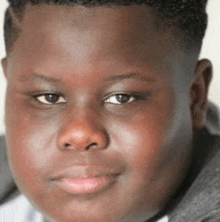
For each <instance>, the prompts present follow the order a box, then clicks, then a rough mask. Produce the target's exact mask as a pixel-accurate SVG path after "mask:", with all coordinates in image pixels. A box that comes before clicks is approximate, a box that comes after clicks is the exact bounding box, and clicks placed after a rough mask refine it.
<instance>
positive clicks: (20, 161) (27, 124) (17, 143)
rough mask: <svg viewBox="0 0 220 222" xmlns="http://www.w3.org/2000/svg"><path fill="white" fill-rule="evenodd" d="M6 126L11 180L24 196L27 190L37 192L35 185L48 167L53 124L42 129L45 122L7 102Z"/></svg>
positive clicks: (53, 133) (15, 104)
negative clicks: (36, 179) (13, 179)
mask: <svg viewBox="0 0 220 222" xmlns="http://www.w3.org/2000/svg"><path fill="white" fill-rule="evenodd" d="M9 103H10V104H9ZM6 125H7V145H8V157H9V163H10V168H11V170H12V173H13V176H14V178H15V180H16V182H17V183H18V185H19V188H20V189H21V190H22V191H23V192H25V193H27V191H26V189H32V190H34V189H36V191H37V189H38V188H37V186H36V185H38V184H35V183H34V181H35V178H39V175H40V174H41V173H42V172H44V170H45V167H46V166H47V162H48V157H50V154H49V153H51V148H52V146H54V142H55V141H54V135H55V133H56V130H57V129H56V125H57V124H56V120H54V121H51V122H47V125H45V121H43V120H40V119H39V117H38V116H37V115H35V114H34V113H33V112H29V110H28V108H26V107H25V106H22V104H19V103H14V101H13V100H8V101H7V106H6ZM27 178H28V179H27ZM39 184H40V183H39Z"/></svg>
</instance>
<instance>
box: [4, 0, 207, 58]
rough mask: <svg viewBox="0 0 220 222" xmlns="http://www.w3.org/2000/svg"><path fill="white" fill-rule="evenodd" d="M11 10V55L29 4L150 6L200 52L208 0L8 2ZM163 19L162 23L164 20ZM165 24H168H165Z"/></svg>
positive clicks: (7, 20) (8, 17) (8, 21)
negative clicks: (17, 24)
mask: <svg viewBox="0 0 220 222" xmlns="http://www.w3.org/2000/svg"><path fill="white" fill-rule="evenodd" d="M8 1H9V8H8V9H7V10H6V13H5V23H4V38H5V46H6V52H7V54H9V52H10V51H12V49H13V44H14V42H15V41H16V39H17V38H18V37H19V33H20V31H21V30H20V29H19V27H17V26H16V25H15V22H14V19H13V18H17V19H18V20H20V21H21V20H22V16H23V13H24V10H25V6H26V4H27V3H30V4H32V5H38V4H41V3H45V4H53V5H54V4H55V5H67V6H74V5H82V6H85V7H98V6H105V5H109V6H111V5H118V6H127V5H134V4H136V5H147V6H149V7H151V8H153V10H154V11H155V12H156V13H157V15H158V17H159V18H162V20H163V21H167V22H168V23H167V24H171V25H172V26H173V27H175V28H176V30H178V31H179V32H178V33H180V37H182V39H183V40H182V41H184V43H183V45H186V46H187V47H197V49H198V50H200V48H201V45H202V39H203V37H204V35H205V30H206V27H207V14H206V4H207V0H8ZM162 20H161V21H162ZM165 24H166V23H165Z"/></svg>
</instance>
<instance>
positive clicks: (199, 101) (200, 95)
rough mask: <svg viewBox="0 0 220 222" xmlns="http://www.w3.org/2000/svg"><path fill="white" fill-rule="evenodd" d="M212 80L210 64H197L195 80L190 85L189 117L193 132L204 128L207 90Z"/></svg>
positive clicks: (205, 61)
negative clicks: (190, 117) (191, 121)
mask: <svg viewBox="0 0 220 222" xmlns="http://www.w3.org/2000/svg"><path fill="white" fill-rule="evenodd" d="M211 79H212V64H211V62H210V61H209V60H206V59H204V60H201V61H199V62H198V63H197V66H196V70H195V78H194V79H193V82H192V84H191V89H190V98H191V116H192V120H193V127H194V130H196V131H199V130H201V129H202V128H203V127H204V126H205V122H206V110H207V103H208V90H209V86H210V82H211Z"/></svg>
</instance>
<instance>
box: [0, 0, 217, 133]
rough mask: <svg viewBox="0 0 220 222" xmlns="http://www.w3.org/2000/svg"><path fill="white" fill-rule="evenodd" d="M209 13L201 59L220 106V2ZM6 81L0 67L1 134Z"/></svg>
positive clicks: (1, 0) (1, 3)
mask: <svg viewBox="0 0 220 222" xmlns="http://www.w3.org/2000/svg"><path fill="white" fill-rule="evenodd" d="M208 2H209V3H208V7H207V12H208V15H209V23H208V29H207V32H206V36H205V39H204V42H203V48H202V52H201V55H200V58H208V59H210V60H211V61H212V63H213V67H214V79H213V81H212V84H211V89H210V93H209V98H210V100H211V101H213V102H214V103H216V104H218V105H219V106H220V0H208ZM7 5H8V4H7V2H6V0H0V27H1V28H0V58H3V57H4V56H5V48H4V42H3V20H4V11H5V9H6V7H7ZM5 89H6V84H5V79H4V76H3V74H2V69H1V67H0V134H3V133H4V132H5V127H4V97H5Z"/></svg>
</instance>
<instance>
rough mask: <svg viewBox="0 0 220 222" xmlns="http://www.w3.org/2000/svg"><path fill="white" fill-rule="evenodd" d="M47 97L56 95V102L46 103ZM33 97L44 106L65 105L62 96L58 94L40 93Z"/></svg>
mask: <svg viewBox="0 0 220 222" xmlns="http://www.w3.org/2000/svg"><path fill="white" fill-rule="evenodd" d="M47 95H56V96H58V97H59V99H58V101H56V102H54V103H53V102H48V101H46V96H47ZM33 97H34V98H35V99H36V100H37V101H38V102H40V103H42V104H44V105H58V104H63V103H66V99H65V97H64V96H63V95H61V94H59V93H55V92H51V93H41V94H37V95H33Z"/></svg>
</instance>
